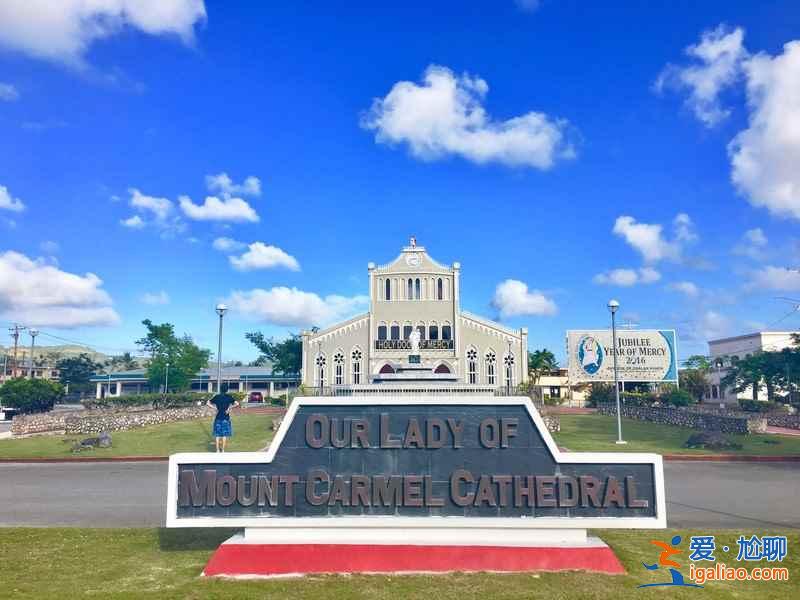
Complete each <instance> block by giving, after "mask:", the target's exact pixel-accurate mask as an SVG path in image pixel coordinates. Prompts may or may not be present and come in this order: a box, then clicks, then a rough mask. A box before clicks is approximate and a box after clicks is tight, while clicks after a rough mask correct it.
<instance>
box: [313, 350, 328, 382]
mask: <svg viewBox="0 0 800 600" xmlns="http://www.w3.org/2000/svg"><path fill="white" fill-rule="evenodd" d="M315 362H316V366H317V368H316V381H315V382H314V383H315V384H316V385H319V386H324V385H325V355H324V354H322V353H320V354H317V358H316V361H315Z"/></svg>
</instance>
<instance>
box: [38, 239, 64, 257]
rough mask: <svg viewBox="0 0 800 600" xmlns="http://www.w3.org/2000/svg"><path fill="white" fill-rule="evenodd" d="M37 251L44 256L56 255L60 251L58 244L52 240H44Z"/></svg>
mask: <svg viewBox="0 0 800 600" xmlns="http://www.w3.org/2000/svg"><path fill="white" fill-rule="evenodd" d="M39 249H40V250H41V251H42V252H44V253H45V254H56V253H58V251H59V250H60V247H59V245H58V242H54V241H53V240H45V241H43V242H42V243H41V244H39Z"/></svg>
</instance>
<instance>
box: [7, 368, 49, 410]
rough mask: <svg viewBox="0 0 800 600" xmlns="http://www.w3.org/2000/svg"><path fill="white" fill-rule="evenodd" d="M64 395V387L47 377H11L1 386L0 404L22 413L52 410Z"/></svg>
mask: <svg viewBox="0 0 800 600" xmlns="http://www.w3.org/2000/svg"><path fill="white" fill-rule="evenodd" d="M63 395H64V388H63V387H61V386H60V385H59V384H57V383H54V382H52V381H48V380H47V379H23V378H21V377H17V378H15V379H9V380H8V381H6V382H5V383H4V384H3V385H2V387H0V405H2V406H8V407H12V408H16V409H19V411H20V412H22V413H37V412H45V411H48V410H51V409H52V408H53V405H54V404H55V403H56V402H57V401H58V400H60V399H61V397H62V396H63Z"/></svg>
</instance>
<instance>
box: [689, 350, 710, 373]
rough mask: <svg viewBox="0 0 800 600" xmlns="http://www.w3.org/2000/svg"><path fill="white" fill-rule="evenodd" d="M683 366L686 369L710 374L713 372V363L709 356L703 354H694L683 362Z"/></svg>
mask: <svg viewBox="0 0 800 600" xmlns="http://www.w3.org/2000/svg"><path fill="white" fill-rule="evenodd" d="M683 366H684V367H685V368H686V369H693V370H696V371H701V372H703V373H708V372H709V371H710V370H711V361H710V360H709V358H708V357H707V356H703V355H702V354H692V355H691V356H690V357H689V358H687V359H686V360H685V361H683Z"/></svg>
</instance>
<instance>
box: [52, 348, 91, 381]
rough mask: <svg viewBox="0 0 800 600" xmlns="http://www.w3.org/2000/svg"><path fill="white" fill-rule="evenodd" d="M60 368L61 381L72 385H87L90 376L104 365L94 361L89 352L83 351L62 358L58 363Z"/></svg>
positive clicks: (57, 365) (59, 377)
mask: <svg viewBox="0 0 800 600" xmlns="http://www.w3.org/2000/svg"><path fill="white" fill-rule="evenodd" d="M56 368H57V369H58V380H59V381H60V382H61V383H69V384H70V385H77V386H81V385H87V384H88V383H89V378H90V377H91V376H92V375H94V374H95V373H96V372H97V371H99V370H100V369H101V368H102V365H100V364H99V363H96V362H94V360H92V357H91V356H89V355H88V354H85V353H82V354H79V355H78V356H71V357H69V358H62V359H61V360H59V361H58V362H57V363H56Z"/></svg>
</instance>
